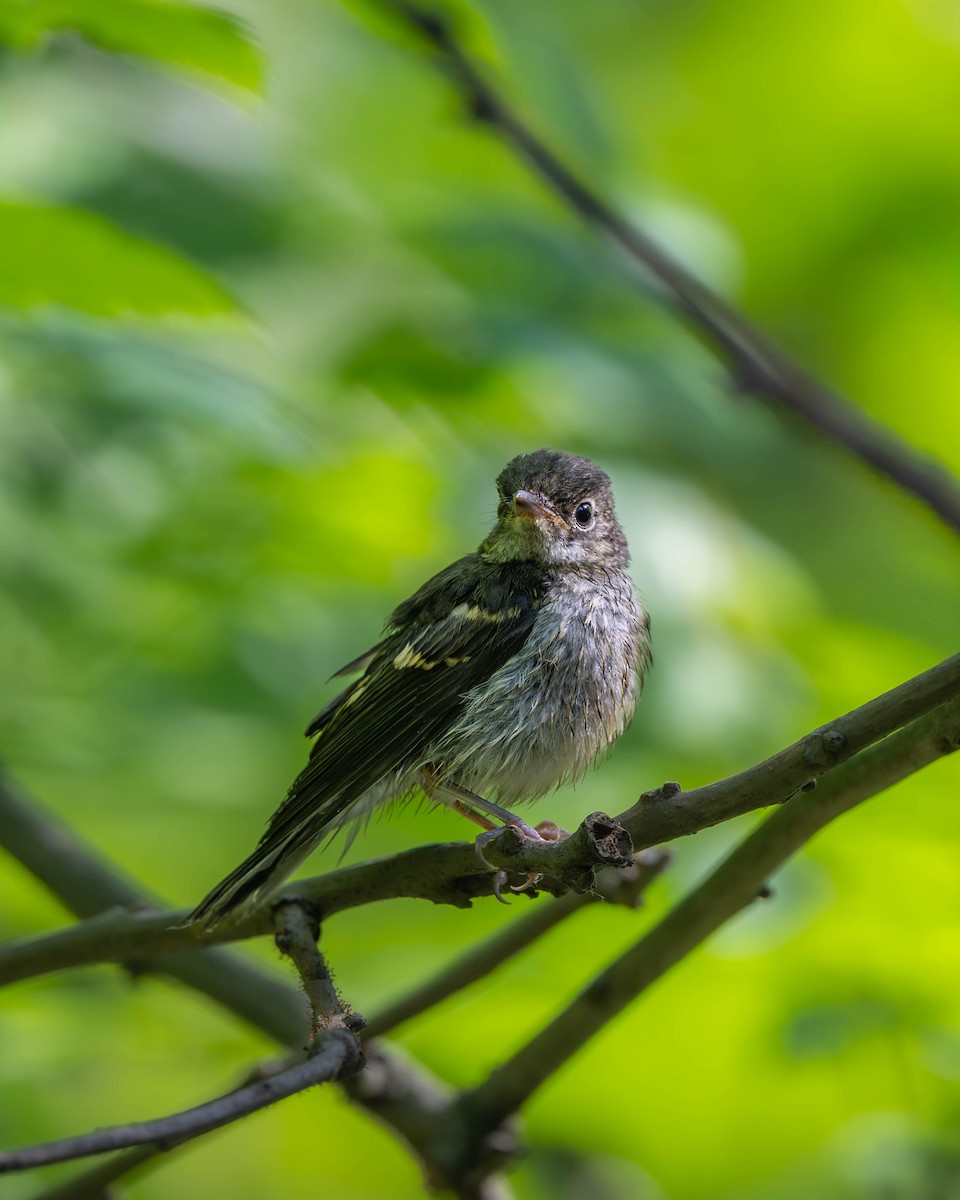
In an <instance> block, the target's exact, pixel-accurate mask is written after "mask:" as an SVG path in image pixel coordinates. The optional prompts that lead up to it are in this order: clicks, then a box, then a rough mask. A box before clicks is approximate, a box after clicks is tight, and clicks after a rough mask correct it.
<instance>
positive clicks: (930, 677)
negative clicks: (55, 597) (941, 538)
mask: <svg viewBox="0 0 960 1200" xmlns="http://www.w3.org/2000/svg"><path fill="white" fill-rule="evenodd" d="M958 695H960V654H958V655H954V656H953V657H952V658H949V659H946V660H945V661H944V662H942V663H940V664H938V665H937V666H935V667H932V668H931V669H930V670H929V671H925V672H923V674H921V675H917V676H916V677H914V678H913V679H910V680H908V681H907V682H906V683H903V684H901V685H900V686H899V687H896V688H893V689H892V690H891V691H889V692H885V693H884V694H883V695H882V696H878V697H877V698H876V699H874V700H871V701H869V702H868V703H867V704H864V705H862V706H861V707H860V708H856V709H854V710H853V711H852V712H849V713H847V714H846V715H844V716H842V717H838V718H837V719H836V720H834V721H831V722H830V723H829V724H827V725H823V726H821V727H820V728H819V729H816V730H814V731H813V732H812V733H810V734H808V735H807V736H806V737H804V738H801V739H800V741H798V742H795V743H794V744H793V745H792V746H788V747H787V748H786V749H785V750H781V751H780V752H779V753H778V754H775V755H773V756H772V757H771V758H768V759H766V760H765V761H764V762H761V763H758V764H757V765H756V766H754V767H750V768H749V769H747V770H746V771H742V772H740V773H739V774H737V775H733V776H730V777H729V778H728V779H724V780H720V781H719V782H718V783H713V784H708V785H707V786H705V787H701V788H695V789H694V790H693V791H690V792H681V791H680V789H679V788H678V787H677V785H676V784H672V785H664V787H662V788H660V789H658V790H657V791H655V792H649V793H647V794H646V795H645V796H642V797H641V798H640V800H639V801H638V802H637V803H636V804H635V805H634V806H633V807H632V808H630V809H628V810H627V811H626V812H625V813H624V814H623V815H622V817H621V821H622V829H621V830H620V832H621V833H623V832H625V833H626V834H628V835H629V838H630V839H632V841H633V847H634V849H644V848H646V847H649V846H654V845H658V844H660V843H661V842H664V841H668V840H670V839H672V838H675V837H680V836H684V835H687V834H691V833H696V832H697V831H698V830H700V829H705V828H707V827H708V826H710V825H716V824H717V823H718V822H720V821H725V820H729V819H730V818H731V817H734V816H740V815H742V814H743V813H747V812H752V811H753V810H755V809H758V808H766V807H769V806H770V805H773V804H782V803H783V802H784V801H785V800H787V799H789V798H790V797H791V796H792V795H794V793H796V792H797V791H799V790H801V789H803V788H809V787H811V786H813V785H814V784H815V783H816V780H817V779H819V778H821V777H822V776H823V775H824V774H825V773H827V772H829V771H832V770H834V769H835V768H836V767H838V766H839V765H841V764H842V763H844V762H846V761H847V760H848V759H850V758H851V757H852V756H853V755H855V754H857V753H858V752H859V751H861V750H863V749H864V748H865V747H867V746H869V745H872V744H873V743H874V742H877V741H879V740H880V739H881V738H884V737H887V736H888V735H889V734H891V733H893V732H894V731H895V730H897V729H899V728H901V727H902V726H904V725H906V724H907V722H909V721H911V720H914V719H915V718H917V717H919V716H921V715H923V714H924V713H927V712H930V711H931V710H932V709H934V708H936V707H937V706H939V705H940V704H943V703H944V702H945V701H947V700H950V699H952V698H953V697H955V696H958ZM897 744H898V745H902V746H903V750H904V753H906V752H907V749H908V747H907V745H906V743H903V742H898V743H897ZM913 769H917V768H916V767H914V768H913ZM5 807H6V796H5V793H4V789H3V788H2V787H0V841H3V843H4V844H6V845H8V848H10V849H11V850H12V852H13V853H14V854H16V855H17V856H18V857H19V856H20V855H19V852H18V849H17V847H18V846H19V839H17V838H16V837H14V838H10V836H9V834H8V831H7V829H6V828H5V827H4V824H5V823H4V819H3V818H4V813H5ZM590 820H591V818H587V821H590ZM608 820H609V819H608ZM585 823H586V822H585ZM612 824H616V823H615V822H613V823H612ZM618 828H619V826H618ZM615 840H616V839H615ZM597 842H598V839H597V838H596V837H593V838H592V840H591V838H589V837H588V838H587V839H586V841H585V844H586V846H587V848H588V850H589V851H590V852H591V853H592V848H593V847H595V846H596V844H597ZM617 845H618V846H619V847H620V851H623V850H624V846H623V844H622V841H620V840H617ZM565 847H566V848H565ZM569 849H570V848H569V847H567V845H566V843H565V842H559V843H544V844H529V843H527V844H520V843H518V841H517V839H516V837H515V836H514V834H513V831H512V830H510V829H507V830H505V831H504V833H502V834H501V835H500V837H498V838H495V839H494V840H492V841H491V842H489V843H488V844H487V845H486V846H485V847H484V854H485V856H486V857H487V859H489V861H490V862H491V863H492V864H494V865H496V866H503V867H506V868H509V869H511V870H513V871H516V872H517V873H518V875H526V874H527V872H529V871H531V870H533V871H542V872H543V873H544V874H545V875H546V876H547V878H545V879H544V880H543V881H542V882H541V884H540V885H539V886H540V887H541V888H542V889H545V890H549V889H550V888H551V887H552V886H556V885H555V883H551V879H550V878H549V875H550V858H549V856H550V855H551V854H556V855H557V856H558V857H559V856H561V855H564V854H569ZM620 851H618V852H620ZM568 865H570V864H568ZM574 866H575V864H574ZM492 879H493V877H492V876H491V875H490V873H489V872H487V871H485V870H484V868H483V867H482V865H481V864H480V863H479V862H478V860H477V857H476V854H475V853H474V848H473V846H472V844H463V843H446V844H439V845H429V846H419V847H416V848H415V849H413V850H408V851H405V852H404V853H402V854H396V855H393V856H392V857H390V858H384V859H376V860H373V861H372V862H366V863H360V864H358V865H357V866H353V867H346V868H344V869H342V870H339V871H331V872H329V873H328V874H326V875H320V876H317V877H316V878H313V879H306V880H303V881H301V882H298V883H294V884H290V885H288V886H285V887H284V888H283V891H282V892H281V893H280V895H279V896H278V897H276V898H275V899H274V903H276V900H277V899H284V900H298V901H303V902H305V903H307V904H308V905H309V906H310V908H311V909H312V910H313V911H314V912H316V913H317V914H318V916H319V918H320V919H321V920H326V919H328V918H329V917H330V916H332V915H334V914H335V913H337V912H341V911H343V910H344V909H347V908H353V907H356V906H357V905H361V904H371V903H374V902H376V901H379V900H387V899H394V898H398V897H419V898H421V899H427V900H432V901H433V902H434V903H448V904H456V905H458V906H460V907H465V906H467V905H468V904H469V903H470V898H471V897H475V896H480V895H489V894H491V892H492V887H493V883H492ZM186 917H187V913H186V912H175V913H152V912H133V913H130V912H125V911H118V910H116V909H114V910H113V911H110V912H106V913H103V914H101V915H99V916H95V917H92V918H90V919H88V920H86V921H82V922H80V923H79V924H76V925H73V926H70V927H68V928H67V929H62V930H57V931H55V932H54V933H50V934H44V935H41V936H39V937H32V938H24V939H21V940H19V941H14V942H8V943H7V944H6V945H5V946H0V985H2V984H4V983H13V982H15V981H17V980H19V979H28V978H31V977H33V976H36V975H42V974H46V973H48V972H50V971H56V970H60V969H62V968H65V967H74V966H79V965H81V964H83V963H94V962H125V961H128V960H130V959H136V960H137V961H142V960H144V959H146V958H153V957H154V956H156V955H158V954H163V955H170V954H171V953H173V952H176V951H184V950H189V949H190V948H194V949H195V948H196V947H198V946H200V945H204V946H206V945H212V944H214V943H217V942H226V941H235V940H238V939H241V938H248V937H255V936H258V935H261V934H267V933H272V932H273V924H272V918H271V915H270V911H269V907H264V908H261V909H260V910H259V911H257V912H254V913H252V914H250V915H249V916H248V917H245V918H243V919H241V920H238V921H236V922H235V923H233V924H230V923H226V922H225V923H223V924H222V925H221V926H218V927H217V928H216V929H214V930H212V931H210V932H209V933H206V934H202V935H200V934H198V933H197V931H196V930H195V929H194V928H192V927H190V926H186V925H183V924H182V922H183V921H184V920H185V919H186ZM163 969H164V970H167V971H170V970H171V968H170V964H169V959H167V961H166V962H165V963H164V965H163ZM180 969H181V968H180V967H179V966H178V972H179V970H180Z"/></svg>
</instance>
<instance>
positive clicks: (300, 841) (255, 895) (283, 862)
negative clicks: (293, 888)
mask: <svg viewBox="0 0 960 1200" xmlns="http://www.w3.org/2000/svg"><path fill="white" fill-rule="evenodd" d="M316 841H317V839H312V840H305V839H304V838H303V836H302V833H301V832H300V831H299V830H295V831H294V833H292V834H290V835H289V836H287V837H286V838H283V839H282V840H273V839H271V838H270V836H269V833H268V835H267V836H266V837H264V839H263V841H262V842H261V843H260V845H259V846H258V847H257V848H256V850H254V852H253V853H252V854H251V855H250V856H249V857H248V858H245V859H244V860H243V862H242V863H241V864H240V866H239V867H236V868H235V869H234V870H233V871H231V872H230V874H229V875H228V876H227V877H226V878H225V879H221V881H220V882H219V883H218V884H217V886H216V887H215V888H212V889H211V890H210V891H209V892H208V893H207V894H206V896H204V898H203V899H202V900H201V901H200V903H199V904H198V905H197V907H196V908H195V909H194V910H193V912H192V913H191V914H190V916H189V917H188V918H187V924H188V925H194V924H196V925H199V926H201V928H203V929H212V928H213V927H214V925H218V924H219V923H220V922H221V921H222V920H224V918H226V917H227V916H231V915H233V916H236V915H240V913H242V912H243V911H244V910H249V909H252V908H254V907H256V905H257V903H259V901H260V900H261V899H262V898H263V897H264V896H265V895H266V894H267V893H268V892H270V891H272V890H273V889H274V888H275V887H277V886H278V885H279V884H280V883H282V882H283V880H284V879H286V878H287V876H288V875H290V874H291V872H293V871H295V870H296V868H297V867H298V866H299V865H300V863H301V862H303V860H304V859H305V858H306V857H307V855H308V854H309V853H310V851H311V850H312V849H313V847H314V845H315V844H316Z"/></svg>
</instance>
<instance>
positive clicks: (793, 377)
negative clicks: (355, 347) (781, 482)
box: [381, 0, 960, 532]
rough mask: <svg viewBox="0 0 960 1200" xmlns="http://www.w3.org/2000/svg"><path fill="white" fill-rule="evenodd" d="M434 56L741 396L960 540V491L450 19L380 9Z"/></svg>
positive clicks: (475, 108)
mask: <svg viewBox="0 0 960 1200" xmlns="http://www.w3.org/2000/svg"><path fill="white" fill-rule="evenodd" d="M381 3H382V4H383V6H384V7H385V8H388V9H390V10H391V11H392V12H394V13H395V14H396V15H397V16H398V17H399V18H400V20H402V21H403V22H404V23H405V24H406V25H408V26H409V27H410V28H411V29H413V30H415V31H416V32H417V33H418V34H419V35H420V36H421V37H422V38H423V39H424V40H425V41H426V42H427V44H428V45H429V46H430V47H431V48H432V49H433V51H434V52H435V54H436V56H437V61H438V64H439V66H440V67H441V68H442V70H443V72H444V74H445V75H446V77H447V78H448V79H449V80H450V82H451V84H452V85H453V86H454V87H455V88H456V89H457V91H458V92H459V93H460V95H461V96H462V98H463V100H464V103H465V105H466V107H467V109H468V110H469V112H470V113H471V114H472V115H473V117H474V118H475V119H476V120H477V121H479V122H481V123H482V124H484V125H486V126H487V127H488V128H489V129H491V130H493V131H494V132H495V133H497V134H498V135H499V136H500V138H501V139H502V141H503V142H504V143H505V144H506V145H507V146H509V147H510V148H511V149H512V150H513V151H515V153H516V154H517V156H518V157H519V158H520V159H521V160H522V161H523V162H525V163H526V164H527V165H528V166H529V167H531V168H532V169H533V171H534V172H535V173H536V174H537V175H538V176H539V177H540V178H541V179H542V180H543V181H544V182H545V183H546V184H547V186H548V187H549V188H550V189H551V191H553V192H554V194H555V195H557V196H558V197H559V198H560V199H561V200H562V202H563V203H564V204H565V205H566V206H567V207H568V208H570V209H572V210H573V211H574V212H576V213H577V214H578V215H579V216H580V217H581V218H582V219H583V220H584V221H585V222H586V223H587V225H589V226H590V227H592V228H593V229H596V230H599V231H601V232H602V233H604V234H606V235H607V236H608V237H610V238H611V239H612V240H613V241H614V242H615V243H616V244H617V245H618V246H619V247H620V248H621V249H622V250H623V251H624V252H625V253H626V254H627V255H628V256H629V257H630V258H631V259H632V260H633V261H635V262H636V263H639V264H640V265H641V266H642V267H643V268H644V270H646V271H648V272H650V273H651V274H652V275H653V276H654V277H655V278H656V279H657V280H659V282H660V284H661V285H662V287H663V289H664V291H665V303H666V306H667V307H669V308H670V309H671V310H675V311H677V312H678V314H679V315H680V316H681V318H683V319H684V320H685V321H686V322H687V323H688V324H689V325H691V326H692V327H693V328H694V329H696V330H697V331H698V332H699V333H701V334H702V335H704V336H705V339H706V342H707V345H708V346H710V347H711V348H712V349H713V351H714V353H715V354H716V355H717V357H718V358H720V359H721V360H722V361H723V362H724V363H725V364H726V365H727V367H728V369H729V371H730V374H731V376H732V378H733V381H734V383H735V384H736V386H737V387H739V388H740V389H741V390H742V391H743V392H744V393H746V394H748V395H752V396H756V397H765V398H767V399H768V400H773V401H775V402H776V404H778V405H780V406H782V408H784V409H786V410H788V411H789V412H792V413H794V414H796V415H797V416H799V417H801V418H802V419H803V420H804V421H806V422H807V423H808V424H809V425H810V426H812V427H813V428H814V429H816V430H818V431H819V432H820V433H822V434H824V435H825V436H826V437H827V438H829V439H830V440H831V441H833V442H836V443H837V444H838V445H841V446H843V447H844V448H845V449H846V450H848V451H850V452H851V453H852V454H854V455H856V457H858V458H859V459H861V460H862V461H863V462H865V463H866V464H867V465H868V466H870V467H872V468H873V469H874V470H876V471H879V472H881V473H882V474H884V475H886V476H887V477H888V478H889V479H891V480H893V482H894V483H896V484H898V485H899V486H900V487H901V488H903V489H904V490H906V491H908V492H912V493H913V495H914V496H916V497H917V498H918V499H920V500H922V501H923V502H924V503H925V504H927V505H928V506H929V507H930V508H931V509H933V511H934V512H936V513H937V514H938V515H939V516H940V517H941V518H942V519H943V520H944V521H945V522H946V523H947V524H948V525H950V526H952V527H953V529H954V530H955V531H957V532H960V485H958V483H957V481H956V480H955V479H954V478H953V476H952V475H951V474H950V472H949V471H948V470H947V469H946V467H945V466H943V464H941V463H939V462H937V461H935V460H934V459H933V458H931V457H928V456H926V455H922V454H920V453H919V452H918V451H916V450H914V449H913V448H912V447H911V446H909V445H907V444H906V443H905V442H903V441H902V440H901V439H899V438H897V437H896V436H895V435H894V434H892V433H891V432H890V431H889V430H887V429H886V428H884V427H883V426H882V425H881V424H880V423H879V422H877V421H874V420H872V419H871V418H870V417H868V416H866V415H865V414H864V413H862V412H860V411H859V410H858V409H856V408H855V407H854V406H853V405H852V404H850V403H849V401H847V400H845V399H844V398H843V397H841V396H840V395H838V394H837V393H836V392H834V391H832V390H831V389H829V388H827V387H825V386H824V385H823V384H822V383H820V382H819V381H818V380H817V379H815V378H813V377H812V376H811V375H809V374H807V373H806V372H805V371H802V370H801V369H800V368H799V367H798V366H797V365H796V364H795V363H793V362H792V361H791V360H790V359H789V358H787V357H786V355H784V354H783V353H782V351H780V350H779V349H778V348H777V347H776V346H775V345H774V344H773V343H772V342H771V341H770V340H769V339H768V338H767V337H766V336H765V335H763V334H762V333H761V332H760V331H759V330H758V329H756V328H755V327H754V326H753V325H752V324H751V323H750V322H748V321H747V320H746V318H745V317H743V316H742V315H741V314H740V313H738V312H737V311H736V310H735V309H734V308H733V307H732V306H731V305H729V304H728V303H727V302H726V301H725V300H723V299H722V298H721V297H720V296H718V295H717V294H716V293H715V292H713V291H711V290H710V288H708V287H707V286H706V285H705V284H703V283H702V282H701V281H700V280H699V279H697V278H696V276H694V275H692V274H691V273H690V272H689V271H687V270H686V269H685V268H684V267H682V266H681V265H680V264H679V263H678V262H676V261H675V260H674V259H673V258H671V256H670V255H669V254H667V252H666V251H665V250H664V249H663V248H662V247H661V246H659V245H658V244H657V243H656V242H655V241H654V240H653V239H652V238H651V237H649V236H648V235H647V234H646V233H644V232H643V231H642V230H641V229H640V228H639V227H638V226H637V225H635V224H633V223H631V222H630V221H628V220H627V219H626V218H625V217H624V216H623V214H622V213H620V212H619V211H618V210H617V209H616V207H615V206H614V205H613V204H611V203H610V202H609V201H608V200H606V199H605V198H604V197H603V196H601V195H600V193H599V192H598V191H597V190H596V188H594V187H593V186H592V185H591V184H590V183H588V182H587V181H586V180H585V179H584V178H583V177H581V176H580V175H578V174H577V173H576V172H575V171H574V170H572V169H571V168H570V167H568V166H567V165H566V164H565V163H564V162H563V161H562V160H561V158H560V157H559V156H558V155H557V154H556V153H554V151H553V150H551V149H550V148H549V146H547V144H546V143H545V142H544V141H543V140H542V139H541V138H540V137H538V136H537V135H536V134H535V133H534V132H533V130H532V129H531V128H530V126H529V125H527V124H526V122H524V121H523V120H522V119H521V117H520V116H519V115H518V114H517V113H516V112H515V111H514V110H513V108H512V107H511V106H510V105H509V104H508V103H507V101H506V100H505V99H504V98H503V96H502V95H501V94H500V92H498V91H497V90H496V89H495V88H494V87H493V86H492V85H491V84H490V83H489V82H488V81H487V80H486V79H485V78H484V76H483V75H482V74H481V73H480V71H479V70H478V68H477V67H476V66H475V65H474V63H473V62H472V61H471V59H470V57H469V56H468V55H467V53H466V52H465V51H464V49H463V47H462V46H461V45H460V42H459V41H458V39H457V37H456V34H455V32H454V30H453V27H452V25H451V21H450V19H449V18H448V17H447V16H446V15H445V14H444V13H442V12H438V11H437V10H435V9H429V8H424V7H421V6H420V5H418V4H412V3H408V2H407V0H381Z"/></svg>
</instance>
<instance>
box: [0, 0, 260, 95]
mask: <svg viewBox="0 0 960 1200" xmlns="http://www.w3.org/2000/svg"><path fill="white" fill-rule="evenodd" d="M64 30H70V31H73V32H76V33H79V34H81V35H82V36H83V37H85V38H87V39H88V40H89V41H91V42H93V43H94V45H97V46H100V47H101V49H103V50H109V51H112V52H115V53H120V54H137V55H141V56H143V57H145V58H153V59H156V60H158V61H159V62H165V63H169V64H171V65H173V66H176V67H187V68H189V69H190V70H193V71H200V72H202V73H204V74H206V75H213V76H215V77H217V78H219V79H224V80H226V81H227V82H229V83H232V84H234V85H235V86H237V87H240V88H244V89H246V90H247V91H252V92H258V91H259V90H260V88H261V86H262V83H263V62H262V60H261V55H260V51H259V49H258V48H257V46H256V44H255V42H254V40H253V38H252V37H251V35H250V33H249V31H248V29H247V27H246V26H245V25H244V23H243V22H242V21H241V20H239V18H237V17H235V16H233V15H232V14H230V13H227V12H223V11H221V10H219V9H213V8H205V7H200V6H197V5H194V4H176V3H166V2H165V0H5V2H4V4H3V5H2V7H0V40H2V41H4V42H6V43H7V44H8V45H11V46H14V47H15V48H18V49H33V48H34V47H35V46H36V45H38V44H39V43H40V42H42V41H43V39H44V38H45V37H47V36H48V35H49V34H51V33H57V32H61V31H64Z"/></svg>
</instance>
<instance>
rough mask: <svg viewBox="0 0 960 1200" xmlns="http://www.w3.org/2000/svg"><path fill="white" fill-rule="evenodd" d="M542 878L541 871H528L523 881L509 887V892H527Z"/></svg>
mask: <svg viewBox="0 0 960 1200" xmlns="http://www.w3.org/2000/svg"><path fill="white" fill-rule="evenodd" d="M542 878H543V872H542V871H528V872H527V877H526V879H525V880H524V881H523V883H518V884H517V886H516V887H512V888H511V889H510V891H511V892H528V891H530V889H531V888H535V887H536V886H537V884H538V883H539V882H540V880H541V879H542Z"/></svg>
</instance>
